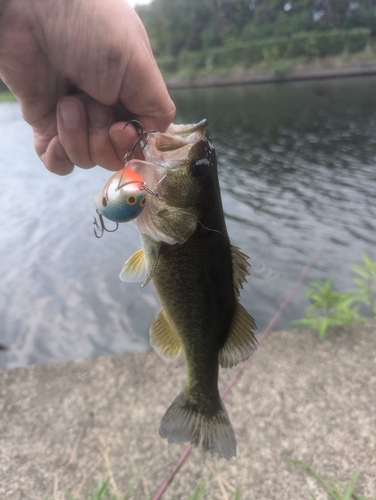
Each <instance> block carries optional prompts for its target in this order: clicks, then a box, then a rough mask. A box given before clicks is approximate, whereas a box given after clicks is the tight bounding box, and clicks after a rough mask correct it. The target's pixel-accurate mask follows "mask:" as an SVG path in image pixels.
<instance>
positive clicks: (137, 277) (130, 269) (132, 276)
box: [119, 242, 161, 288]
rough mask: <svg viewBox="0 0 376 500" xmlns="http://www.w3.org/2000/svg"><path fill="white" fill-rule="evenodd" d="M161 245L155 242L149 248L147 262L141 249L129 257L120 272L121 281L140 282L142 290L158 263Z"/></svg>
mask: <svg viewBox="0 0 376 500" xmlns="http://www.w3.org/2000/svg"><path fill="white" fill-rule="evenodd" d="M160 246H161V244H160V243H159V242H156V244H155V245H153V246H151V247H150V251H149V252H148V262H146V258H145V253H144V251H143V249H142V248H140V250H137V252H136V253H134V254H133V255H132V257H129V259H128V260H127V261H126V263H125V264H124V266H123V269H122V270H121V272H120V276H119V277H120V279H121V281H126V282H135V281H142V284H141V288H144V287H145V286H146V285H147V284H148V283H149V281H150V280H151V279H152V277H153V274H154V270H155V267H156V265H157V263H158V257H159V249H160Z"/></svg>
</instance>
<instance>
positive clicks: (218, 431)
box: [159, 393, 236, 460]
mask: <svg viewBox="0 0 376 500" xmlns="http://www.w3.org/2000/svg"><path fill="white" fill-rule="evenodd" d="M220 404H221V405H220V408H219V410H218V411H217V413H215V414H214V415H206V414H204V413H199V412H198V411H197V410H195V409H194V407H193V405H192V403H191V402H190V401H189V399H188V398H187V397H186V395H185V394H184V393H181V394H179V396H178V397H177V398H175V399H174V401H173V402H172V404H171V406H170V408H169V409H168V410H167V411H166V413H165V415H164V417H163V418H162V420H161V425H160V428H159V433H160V435H161V436H162V437H163V438H167V440H168V442H169V443H183V442H186V441H188V442H190V443H192V444H194V445H195V446H198V445H199V444H200V442H201V444H202V447H203V450H204V451H205V452H207V451H208V452H209V453H210V454H211V455H214V453H217V454H218V455H219V456H220V457H224V458H226V459H227V460H229V459H230V458H231V457H235V456H236V438H235V434H234V430H233V428H232V425H231V423H230V419H229V418H228V415H227V412H226V409H225V407H224V405H223V403H222V401H220Z"/></svg>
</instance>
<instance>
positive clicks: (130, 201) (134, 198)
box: [127, 194, 137, 206]
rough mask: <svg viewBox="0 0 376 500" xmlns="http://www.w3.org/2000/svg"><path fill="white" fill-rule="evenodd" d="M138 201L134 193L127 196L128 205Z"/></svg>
mask: <svg viewBox="0 0 376 500" xmlns="http://www.w3.org/2000/svg"><path fill="white" fill-rule="evenodd" d="M136 202H137V198H136V197H135V196H134V195H133V194H130V195H129V196H128V198H127V203H128V205H131V206H132V205H135V204H136Z"/></svg>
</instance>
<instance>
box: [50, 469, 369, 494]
mask: <svg viewBox="0 0 376 500" xmlns="http://www.w3.org/2000/svg"><path fill="white" fill-rule="evenodd" d="M141 474H142V471H141V472H140V473H139V474H137V476H136V477H135V478H134V479H133V480H132V481H131V484H130V485H129V487H128V489H127V491H126V492H125V495H124V496H119V495H117V494H116V493H115V492H114V491H112V490H111V487H110V481H111V476H110V477H109V478H108V479H107V480H106V481H102V480H99V481H98V482H97V484H96V486H95V487H94V488H93V487H92V486H91V485H90V483H88V485H87V488H86V493H85V497H84V499H85V500H129V499H130V496H131V494H132V491H133V490H134V488H135V487H136V485H137V483H138V481H139V480H140V477H141ZM205 489H206V483H199V484H198V485H197V486H196V487H195V489H194V490H193V491H192V492H191V493H190V495H189V496H188V498H187V500H202V499H203V496H204V493H205ZM240 494H241V488H240V487H238V488H236V491H235V496H234V497H233V500H241V498H240ZM64 495H65V498H66V500H78V498H74V497H73V496H72V495H71V494H70V493H69V492H67V491H66V492H64ZM224 498H225V497H224ZM226 498H228V496H227V495H226ZM45 500H48V498H46V499H45ZM145 500H151V497H149V498H148V499H145ZM359 500H360V499H359ZM362 500H363V499H362Z"/></svg>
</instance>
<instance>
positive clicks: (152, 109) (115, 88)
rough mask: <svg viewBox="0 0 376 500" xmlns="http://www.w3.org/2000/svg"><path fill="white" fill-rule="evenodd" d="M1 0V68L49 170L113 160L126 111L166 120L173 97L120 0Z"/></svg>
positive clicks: (123, 139) (130, 136) (128, 134)
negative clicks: (5, 0) (31, 129)
mask: <svg viewBox="0 0 376 500" xmlns="http://www.w3.org/2000/svg"><path fill="white" fill-rule="evenodd" d="M2 1H3V2H4V0H0V12H1V6H2V5H3V13H2V14H1V16H0V75H1V77H2V79H3V80H4V82H5V83H6V85H7V86H8V87H9V88H10V90H11V91H12V92H13V93H14V94H15V96H16V97H17V100H18V101H19V103H20V105H21V109H22V113H23V117H24V119H25V120H26V121H27V122H28V123H29V124H30V125H31V126H32V128H33V132H34V146H35V150H36V152H37V154H38V156H39V157H40V159H41V160H42V161H43V163H44V164H45V166H46V167H47V168H48V169H49V170H51V171H52V172H55V173H57V174H60V175H65V174H68V173H70V172H71V171H72V170H73V168H74V165H78V166H80V167H83V168H90V167H92V166H94V165H101V166H103V167H105V168H108V169H110V170H118V169H119V168H121V167H122V166H123V164H124V161H123V157H124V154H125V153H126V151H127V149H128V148H129V147H130V146H131V145H132V144H133V142H134V141H135V140H136V138H137V133H136V130H135V129H134V128H133V127H132V126H131V125H130V126H129V127H127V128H126V129H124V130H123V127H124V124H125V121H127V120H129V119H130V118H136V119H137V120H139V121H140V122H141V123H142V125H143V127H144V129H145V130H146V129H147V130H148V129H154V130H158V131H165V130H166V128H167V127H168V125H169V124H170V123H171V121H172V119H173V117H174V115H175V106H174V104H173V102H172V101H171V99H170V97H169V95H168V92H167V89H166V86H165V83H164V81H163V78H162V76H161V74H160V72H159V69H158V67H157V64H156V62H155V59H154V57H153V54H152V51H151V48H150V44H149V40H148V37H147V34H146V31H145V29H144V27H143V25H142V23H141V21H140V19H139V17H138V16H137V14H136V12H135V11H134V10H133V8H132V7H131V6H130V5H129V4H128V3H127V2H126V0H106V1H105V2H104V1H103V0H69V1H68V0H58V1H57V0H7V3H6V4H5V7H4V4H2Z"/></svg>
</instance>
